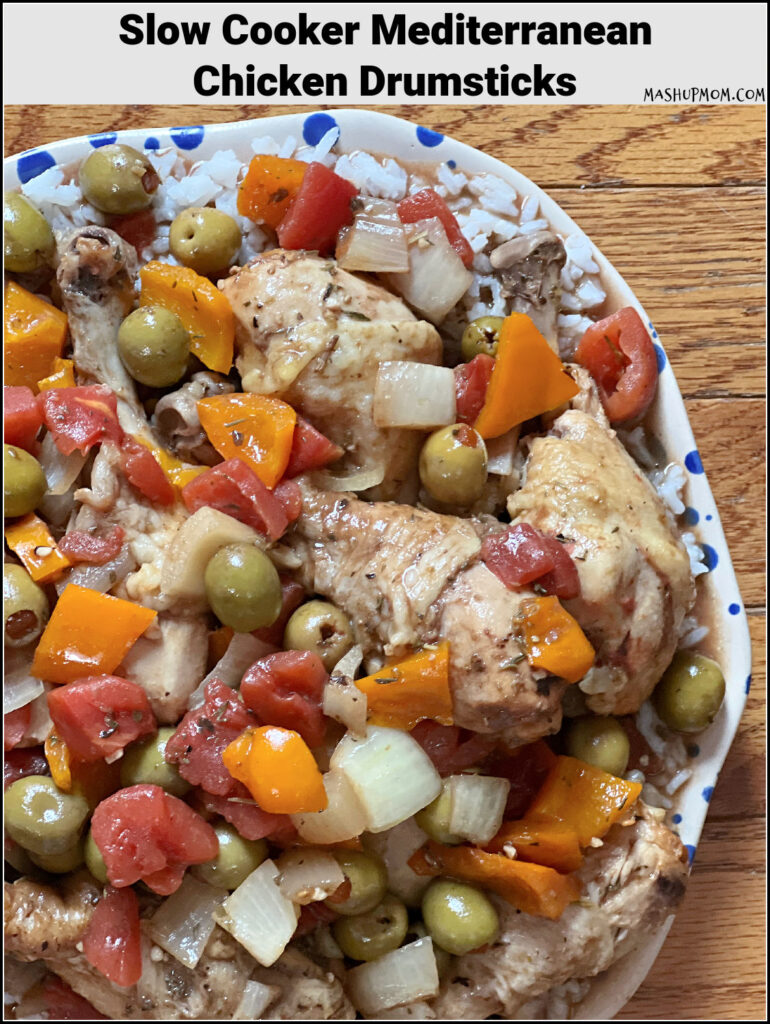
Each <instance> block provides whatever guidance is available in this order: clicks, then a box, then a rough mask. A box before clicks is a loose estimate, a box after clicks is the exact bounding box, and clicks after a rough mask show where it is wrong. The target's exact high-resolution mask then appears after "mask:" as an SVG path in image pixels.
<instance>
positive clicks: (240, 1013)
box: [232, 981, 281, 1020]
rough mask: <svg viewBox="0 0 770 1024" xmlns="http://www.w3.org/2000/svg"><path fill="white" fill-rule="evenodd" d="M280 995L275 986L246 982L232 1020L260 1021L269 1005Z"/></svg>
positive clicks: (258, 982)
mask: <svg viewBox="0 0 770 1024" xmlns="http://www.w3.org/2000/svg"><path fill="white" fill-rule="evenodd" d="M280 994H281V990H280V989H279V988H278V987H277V986H275V985H263V984H262V982H261V981H247V982H246V984H245V985H244V986H243V996H242V998H241V1001H240V1003H238V1007H237V1009H236V1011H235V1013H234V1014H233V1016H232V1020H260V1019H261V1017H262V1014H263V1013H264V1012H265V1010H266V1009H267V1008H268V1006H269V1005H270V1003H272V1001H273V1000H274V999H275V998H276V996H279V995H280Z"/></svg>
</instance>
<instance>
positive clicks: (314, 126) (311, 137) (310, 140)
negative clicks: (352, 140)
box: [302, 113, 339, 146]
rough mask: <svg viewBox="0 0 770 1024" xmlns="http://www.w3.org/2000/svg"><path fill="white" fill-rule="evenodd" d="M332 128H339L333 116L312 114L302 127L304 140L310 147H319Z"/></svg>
mask: <svg viewBox="0 0 770 1024" xmlns="http://www.w3.org/2000/svg"><path fill="white" fill-rule="evenodd" d="M332 128H339V125H338V124H337V122H336V121H335V120H334V118H333V117H332V115H331V114H324V113H318V114H311V115H310V117H306V118H305V123H304V124H303V125H302V138H303V139H304V140H305V142H306V143H307V144H308V146H317V145H318V143H319V142H320V141H321V139H322V138H323V137H324V135H326V133H327V132H329V131H331V130H332Z"/></svg>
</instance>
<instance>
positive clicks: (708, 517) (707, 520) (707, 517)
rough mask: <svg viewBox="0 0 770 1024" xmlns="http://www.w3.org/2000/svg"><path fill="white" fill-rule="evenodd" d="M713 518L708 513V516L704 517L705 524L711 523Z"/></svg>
mask: <svg viewBox="0 0 770 1024" xmlns="http://www.w3.org/2000/svg"><path fill="white" fill-rule="evenodd" d="M713 518H714V517H713V516H712V515H711V513H710V512H709V514H708V515H707V516H706V522H707V523H710V522H711V520H712V519H713Z"/></svg>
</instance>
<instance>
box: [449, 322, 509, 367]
mask: <svg viewBox="0 0 770 1024" xmlns="http://www.w3.org/2000/svg"><path fill="white" fill-rule="evenodd" d="M503 319H504V318H503V317H501V316H480V317H479V318H478V320H474V321H473V322H472V323H469V324H468V326H467V327H466V328H465V330H464V331H463V337H462V341H461V342H460V344H461V346H462V352H463V359H464V360H465V362H466V363H469V362H470V361H471V359H473V357H474V356H478V355H486V356H492V357H493V358H494V357H495V356H496V355H497V343H498V340H499V338H500V328H501V327H502V326H503Z"/></svg>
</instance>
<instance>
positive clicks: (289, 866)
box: [276, 849, 345, 907]
mask: <svg viewBox="0 0 770 1024" xmlns="http://www.w3.org/2000/svg"><path fill="white" fill-rule="evenodd" d="M276 867H277V868H278V870H279V872H280V874H279V876H278V887H279V889H280V890H281V892H282V893H283V894H284V896H285V897H286V898H287V899H290V900H291V902H292V903H298V904H299V905H300V906H302V907H303V906H305V905H306V904H308V903H317V902H318V901H319V900H325V899H327V897H329V896H331V894H332V893H333V892H336V890H337V889H339V887H340V886H341V885H342V884H343V883H344V881H345V875H344V872H343V870H342V868H341V867H340V866H339V864H338V863H337V861H336V860H335V859H334V857H332V855H331V854H330V853H325V852H324V851H323V850H313V849H308V850H301V849H298V850H287V851H286V853H282V854H281V856H280V857H279V858H278V862H277V864H276Z"/></svg>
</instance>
